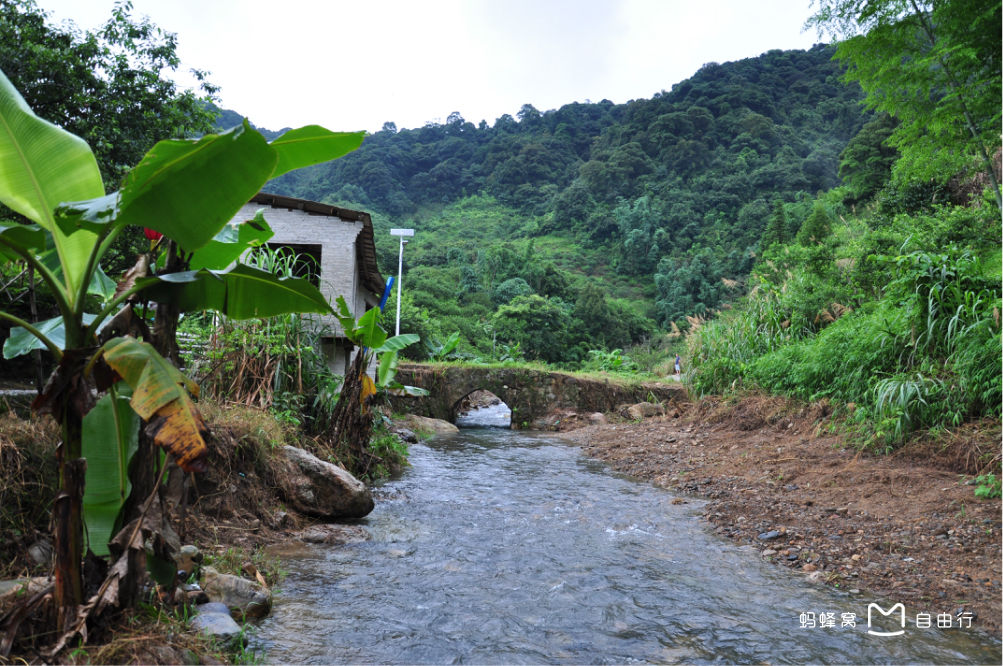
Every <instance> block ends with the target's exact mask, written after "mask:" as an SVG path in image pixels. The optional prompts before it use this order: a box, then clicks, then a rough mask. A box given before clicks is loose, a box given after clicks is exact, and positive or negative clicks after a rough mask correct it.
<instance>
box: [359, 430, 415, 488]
mask: <svg viewBox="0 0 1003 666" xmlns="http://www.w3.org/2000/svg"><path fill="white" fill-rule="evenodd" d="M369 451H370V453H372V455H373V456H374V458H375V461H376V462H375V463H374V464H372V465H371V466H370V467H369V468H368V469H367V470H366V473H365V474H364V475H363V480H365V481H370V482H371V481H375V480H377V479H385V478H387V477H389V476H393V475H394V474H399V473H400V471H401V470H402V469H403V468H404V467H406V466H407V464H408V463H407V457H408V448H407V444H405V443H404V442H403V441H401V438H400V437H398V436H397V435H395V434H393V433H392V432H390V430H389V429H388V428H387V424H386V422H385V421H384V420H383V419H378V420H377V422H376V424H375V426H374V427H373V435H372V437H371V438H370V439H369Z"/></svg>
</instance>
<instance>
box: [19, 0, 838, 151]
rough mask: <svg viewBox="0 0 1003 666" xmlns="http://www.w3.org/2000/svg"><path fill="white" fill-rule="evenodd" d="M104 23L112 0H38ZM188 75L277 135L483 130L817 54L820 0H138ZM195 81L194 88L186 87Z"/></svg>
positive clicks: (83, 21) (61, 14)
mask: <svg viewBox="0 0 1003 666" xmlns="http://www.w3.org/2000/svg"><path fill="white" fill-rule="evenodd" d="M37 2H38V4H39V6H40V7H42V8H43V9H45V10H48V11H50V12H51V14H52V16H51V18H52V19H53V20H55V21H57V22H58V21H60V20H63V19H70V20H72V21H74V22H75V23H76V24H77V25H78V26H79V27H81V28H84V29H94V28H97V27H98V26H100V25H101V24H102V23H103V22H104V21H105V20H107V18H108V17H109V16H110V13H111V8H112V6H113V5H114V0H37ZM133 5H134V15H136V16H143V15H146V16H149V17H150V19H151V20H152V21H153V23H155V24H156V25H158V26H159V27H161V28H163V29H164V30H167V31H170V32H174V33H177V35H178V55H179V56H180V57H181V60H182V66H183V68H184V69H185V70H187V69H189V68H193V67H194V68H199V69H203V70H207V71H209V72H210V73H211V75H210V77H209V80H210V81H212V82H213V83H215V84H216V85H218V86H220V88H221V90H220V93H219V97H220V106H222V107H223V108H229V109H233V110H235V111H237V112H239V113H241V114H243V115H245V116H248V117H249V118H250V119H251V121H252V122H253V123H255V124H256V125H258V126H260V127H265V128H268V129H273V130H274V129H281V128H283V127H298V126H300V125H308V124H320V125H323V126H325V127H327V128H329V129H332V130H358V129H365V130H370V131H376V130H378V129H380V127H381V126H382V125H383V123H384V122H386V121H392V122H395V123H396V124H397V126H398V127H399V128H405V127H409V128H413V127H420V126H422V125H424V124H425V123H427V122H430V121H431V122H444V121H445V119H446V117H447V116H448V115H449V114H450V113H451V112H453V111H459V112H460V114H461V115H462V116H463V117H464V118H465V119H467V120H469V121H471V122H473V123H475V124H476V123H478V122H479V121H480V120H482V119H484V120H487V122H488V124H493V123H494V121H495V119H496V118H498V117H499V116H501V115H502V114H505V113H508V114H511V115H512V116H515V114H516V112H518V110H519V108H520V107H521V106H522V105H523V104H527V103H528V104H532V105H533V106H535V107H536V108H537V109H539V110H540V111H546V110H548V109H556V108H559V107H560V106H562V105H564V104H568V103H570V102H575V101H578V102H584V101H586V100H591V101H593V102H598V101H600V100H602V99H609V100H612V101H613V102H616V103H622V102H626V101H628V100H631V99H639V98H648V97H651V96H652V95H654V94H655V93H657V92H659V91H661V90H669V89H671V88H672V85H673V84H674V83H678V82H679V81H681V80H683V79H686V78H688V77H690V76H692V75H693V73H694V72H696V70H697V69H699V68H700V66H701V65H703V64H704V63H707V62H727V61H731V60H739V59H742V58H748V57H754V56H757V55H759V54H761V53H764V52H766V51H769V50H771V49H806V48H810V47H811V46H812V44H814V43H816V42H817V41H819V39H818V37H817V35H816V34H815V32H814V30H809V31H807V32H802V30H801V28H802V25H803V24H804V22H805V19H806V18H807V17H808V15H809V14H810V13H811V2H810V0H755V1H752V0H424V1H422V0H281V1H278V2H276V1H275V0H267V1H266V0H134V1H133ZM185 85H186V86H187V85H190V83H187V82H186V83H185Z"/></svg>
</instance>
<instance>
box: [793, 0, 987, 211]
mask: <svg viewBox="0 0 1003 666" xmlns="http://www.w3.org/2000/svg"><path fill="white" fill-rule="evenodd" d="M1000 8H1001V3H999V2H994V1H992V0H990V1H988V2H987V1H986V0H950V2H944V1H934V0H926V1H920V0H878V1H875V0H821V1H820V2H819V10H818V12H817V13H816V14H815V15H814V16H813V17H812V19H811V21H810V23H812V24H814V25H817V26H818V27H819V28H820V30H827V31H829V32H830V33H832V34H833V35H834V36H835V37H837V38H839V39H842V40H843V41H841V42H840V44H839V48H838V50H837V57H838V58H839V59H840V60H842V61H844V62H846V63H847V64H848V69H847V72H846V78H847V79H848V80H851V81H856V82H859V83H860V85H861V86H862V87H863V89H864V90H865V91H866V92H867V98H866V104H867V105H868V106H869V107H871V108H874V109H877V110H880V111H884V112H886V113H888V114H890V115H891V116H893V117H894V118H895V119H896V120H897V121H898V124H897V126H896V127H895V128H894V129H893V130H892V132H891V136H890V138H889V143H890V145H892V146H894V147H896V148H897V149H898V150H899V152H900V153H901V159H900V160H899V161H898V162H897V167H896V168H897V169H899V170H900V171H901V172H902V173H903V174H904V175H907V176H915V177H918V178H927V179H929V178H937V179H942V178H943V177H944V176H945V174H947V175H952V174H955V173H957V172H958V171H961V170H962V169H964V168H965V167H966V166H970V165H971V163H972V160H973V158H974V159H975V160H977V163H978V164H979V165H980V166H979V168H981V169H982V170H983V172H984V173H985V174H986V177H987V178H989V180H990V181H991V182H992V184H993V189H994V192H995V196H996V202H997V208H999V207H1000V192H999V181H998V179H997V178H996V175H995V173H994V171H993V167H992V155H993V154H994V153H995V151H996V150H997V149H998V147H999V143H1000V124H1001V123H1000V95H1001V79H1000V67H1001V58H1003V55H1001V53H1003V38H1001V35H1000V22H1001V9H1000Z"/></svg>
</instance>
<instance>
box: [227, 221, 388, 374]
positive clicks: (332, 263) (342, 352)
mask: <svg viewBox="0 0 1003 666" xmlns="http://www.w3.org/2000/svg"><path fill="white" fill-rule="evenodd" d="M261 208H264V215H265V220H266V221H267V222H268V224H269V226H270V227H271V228H272V231H274V232H275V235H274V236H273V237H272V238H271V239H269V241H268V242H269V243H289V244H307V245H321V256H320V291H321V293H322V294H324V296H326V297H327V298H328V300H329V301H330V302H331V304H332V305H334V306H335V307H337V306H336V305H335V301H336V299H337V298H338V296H343V297H344V298H345V302H346V303H348V307H349V308H351V309H352V314H353V315H354V316H355V317H356V318H358V317H360V316H361V315H362V314H363V313H364V312H365V311H366V309H367V308H369V307H373V306H376V305H379V301H378V300H374V297H373V296H372V295H371V294H368V293H367V291H366V289H364V288H362V282H361V275H360V268H359V266H358V261H357V260H356V256H357V255H356V249H355V243H356V239H357V238H358V235H359V232H360V231H362V223H361V222H352V221H346V220H342V219H341V218H338V217H330V216H326V215H311V214H310V213H307V212H304V211H301V210H289V209H287V208H272V207H270V206H262V205H261V204H258V203H253V202H252V203H248V204H246V205H244V206H243V207H242V208H241V209H240V212H239V213H238V215H237V217H236V218H235V220H236V221H241V222H242V221H244V220H249V219H252V218H253V217H254V215H255V213H256V212H257V211H258V210H260V209H261ZM319 319H320V320H321V323H322V325H324V326H325V328H327V329H328V330H330V331H331V332H332V333H333V334H334V335H335V336H337V339H334V340H329V341H328V342H327V343H325V344H323V345H322V351H323V352H324V355H325V357H326V358H327V359H328V365H329V366H330V367H331V369H332V370H333V371H334V372H336V373H337V374H339V375H344V374H345V372H346V370H347V368H348V364H349V362H350V361H351V358H350V357H349V355H348V354H347V350H346V346H345V344H344V343H345V341H344V339H342V338H341V337H340V336H341V335H342V329H341V326H340V325H339V324H338V320H337V319H336V318H334V317H333V316H330V315H327V316H323V317H319ZM353 356H354V355H353ZM373 370H374V368H370V372H372V371H373Z"/></svg>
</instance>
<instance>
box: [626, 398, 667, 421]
mask: <svg viewBox="0 0 1003 666" xmlns="http://www.w3.org/2000/svg"><path fill="white" fill-rule="evenodd" d="M664 413H665V409H664V408H663V407H662V406H661V405H659V404H657V403H654V402H639V403H637V404H636V405H631V406H629V407H627V410H626V413H625V414H624V416H626V417H627V418H629V419H632V420H634V421H640V420H641V419H645V418H648V417H651V416H661V415H662V414H664Z"/></svg>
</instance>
